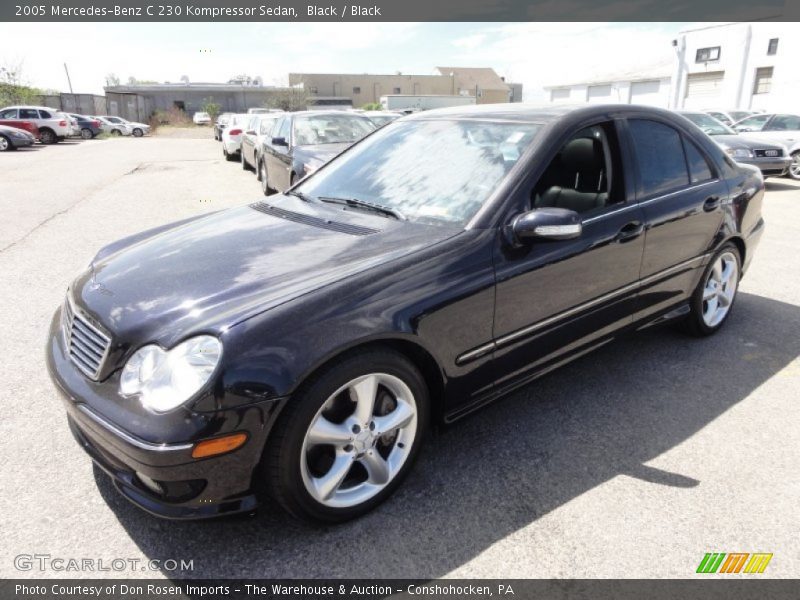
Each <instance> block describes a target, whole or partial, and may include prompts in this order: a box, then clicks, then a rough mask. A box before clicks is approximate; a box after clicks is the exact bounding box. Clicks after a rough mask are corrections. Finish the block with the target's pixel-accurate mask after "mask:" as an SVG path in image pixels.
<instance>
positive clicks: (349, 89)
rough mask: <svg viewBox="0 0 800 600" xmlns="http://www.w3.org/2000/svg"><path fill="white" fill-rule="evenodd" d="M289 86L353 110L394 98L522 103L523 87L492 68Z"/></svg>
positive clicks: (333, 77) (331, 76)
mask: <svg viewBox="0 0 800 600" xmlns="http://www.w3.org/2000/svg"><path fill="white" fill-rule="evenodd" d="M289 85H290V86H293V87H302V88H303V89H304V90H305V91H306V92H307V93H308V94H309V95H311V96H316V95H319V96H329V97H339V98H349V99H350V101H351V102H352V105H353V106H355V107H360V106H363V105H365V104H369V103H373V102H380V99H381V96H387V95H397V94H406V95H415V96H419V95H441V96H446V95H462V96H473V97H475V98H476V101H477V103H478V104H491V103H496V102H521V101H522V84H509V83H506V82H505V81H504V80H503V78H502V77H500V76H499V75H498V74H497V73H496V72H495V70H494V69H491V68H474V67H470V68H463V67H437V68H436V69H435V70H434V73H433V74H432V75H404V74H402V73H396V74H394V75H371V74H366V73H365V74H355V73H289Z"/></svg>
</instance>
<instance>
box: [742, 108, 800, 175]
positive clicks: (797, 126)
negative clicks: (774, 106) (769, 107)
mask: <svg viewBox="0 0 800 600" xmlns="http://www.w3.org/2000/svg"><path fill="white" fill-rule="evenodd" d="M733 128H734V129H735V130H736V131H738V132H739V133H746V134H747V136H748V137H751V138H755V139H758V140H762V141H764V142H772V143H775V144H783V145H784V146H786V147H787V148H788V150H789V155H790V156H791V157H792V164H791V166H790V167H789V177H791V178H792V179H796V180H800V115H792V114H785V113H764V114H761V115H755V116H752V117H747V118H746V119H742V120H741V121H739V122H738V123H736V124H734V126H733Z"/></svg>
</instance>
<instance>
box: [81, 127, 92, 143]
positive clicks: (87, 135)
mask: <svg viewBox="0 0 800 600" xmlns="http://www.w3.org/2000/svg"><path fill="white" fill-rule="evenodd" d="M81 137H82V138H83V139H85V140H90V139H92V137H93V136H92V130H91V129H86V128H84V129H81Z"/></svg>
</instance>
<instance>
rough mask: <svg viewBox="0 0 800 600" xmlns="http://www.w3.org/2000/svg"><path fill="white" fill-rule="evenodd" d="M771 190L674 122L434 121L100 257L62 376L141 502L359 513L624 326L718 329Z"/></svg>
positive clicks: (528, 111) (520, 117)
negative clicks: (432, 442) (432, 437)
mask: <svg viewBox="0 0 800 600" xmlns="http://www.w3.org/2000/svg"><path fill="white" fill-rule="evenodd" d="M763 191H764V184H763V180H762V177H761V175H760V174H759V173H758V171H757V170H756V169H754V168H753V167H748V166H743V165H737V164H736V163H734V162H733V161H732V160H730V159H729V158H728V157H727V156H726V155H725V153H724V152H723V151H722V150H721V149H720V148H719V147H718V146H717V145H716V144H715V143H714V142H713V141H711V140H710V139H709V138H708V137H707V136H706V135H705V134H703V133H702V132H701V131H700V130H699V129H698V128H697V127H696V126H695V125H693V124H692V123H690V122H689V121H688V120H686V119H685V118H683V117H681V116H679V115H675V114H672V113H669V112H666V111H663V110H658V109H651V108H644V107H635V106H592V107H583V108H573V109H568V108H548V109H541V110H537V109H534V108H530V107H525V106H513V105H498V106H481V107H466V108H453V109H444V110H441V111H430V112H424V113H421V114H417V115H413V116H410V117H406V118H402V119H399V120H397V121H395V122H393V123H391V124H389V125H387V126H386V127H384V128H382V129H379V130H378V131H376V132H374V133H372V134H370V135H368V136H367V137H366V138H364V139H363V140H362V141H360V142H358V143H356V144H355V145H353V146H352V147H351V148H349V149H348V150H346V151H345V152H344V153H342V154H341V155H339V156H338V157H336V158H335V159H333V160H332V161H331V162H329V163H328V164H327V165H325V166H323V167H321V168H320V169H319V170H318V171H316V172H315V173H314V174H313V175H311V176H310V177H308V178H306V179H305V180H303V181H301V182H299V183H298V184H296V185H294V186H293V187H292V188H290V189H289V190H288V191H287V193H286V194H283V195H278V196H273V197H271V198H269V199H265V200H262V201H259V202H256V203H254V204H250V205H245V206H241V207H238V208H233V209H229V210H224V211H220V212H216V213H213V214H209V215H204V216H199V217H195V218H192V219H188V220H185V221H182V222H179V223H174V224H171V225H166V226H164V227H160V228H158V229H154V230H151V231H146V232H143V233H140V234H138V235H134V236H132V237H129V238H127V239H123V240H120V241H118V242H116V243H113V244H110V245H109V246H107V247H105V248H104V249H102V250H101V251H100V252H99V253H98V254H97V256H96V257H95V258H94V260H93V261H92V264H91V267H90V268H88V269H87V270H86V272H84V273H82V274H80V275H79V276H78V277H77V278H76V279H75V280H74V281H72V282H71V284H70V285H69V288H68V290H67V295H66V299H65V301H64V303H63V306H62V307H61V308H59V309H58V311H57V312H56V314H55V316H54V318H53V322H52V327H51V331H50V337H49V343H48V347H47V358H48V363H49V370H50V373H51V374H52V377H53V379H54V381H55V383H56V384H57V386H58V388H59V389H60V390H61V392H62V393H63V397H64V400H65V406H66V409H67V414H68V417H69V424H70V427H71V429H72V432H73V433H74V435H75V437H76V438H77V440H78V441H79V442H80V444H81V445H82V446H83V447H84V448H85V450H86V451H87V452H88V453H89V454H90V455H91V457H92V458H93V459H94V460H95V461H96V463H97V464H98V465H99V466H101V467H102V468H103V469H104V470H105V471H106V472H107V473H109V474H110V475H111V477H113V479H114V481H115V482H116V485H117V488H118V489H119V491H120V492H121V493H122V494H124V495H125V496H126V497H127V498H128V499H129V500H131V501H133V502H134V503H136V504H137V505H139V506H140V507H142V508H144V509H146V510H148V511H150V512H152V513H154V514H156V515H159V516H163V517H170V518H198V517H210V516H217V515H223V514H229V513H234V512H241V511H252V510H253V509H254V508H255V507H256V505H257V501H258V498H259V497H261V495H262V494H269V495H271V496H272V497H274V498H275V499H276V500H277V501H278V502H279V503H280V504H281V505H282V506H283V507H285V508H286V509H287V510H288V511H289V512H291V513H292V514H294V515H296V516H298V517H301V518H305V519H309V520H318V521H327V522H335V521H342V520H345V519H348V518H352V517H355V516H357V515H360V514H362V513H364V512H365V511H367V510H369V509H371V508H373V507H374V506H376V505H377V504H378V503H380V502H381V501H383V500H384V499H386V498H387V496H389V495H390V494H391V493H392V491H393V490H394V489H395V488H396V487H397V486H398V485H399V484H400V482H401V480H402V479H403V477H404V476H405V475H406V473H407V472H408V471H409V469H410V467H411V465H412V463H413V461H414V459H415V456H416V455H417V453H418V451H419V448H420V445H421V443H422V441H423V439H424V436H425V432H426V430H427V429H428V428H429V427H430V426H431V425H433V424H435V423H442V422H444V423H449V422H451V421H454V420H456V419H457V418H459V417H461V416H463V415H466V414H467V413H469V412H471V411H473V410H475V409H477V408H478V407H480V406H482V405H484V404H486V403H487V402H490V401H492V400H494V399H495V398H497V397H499V396H501V395H503V394H505V393H507V392H509V391H510V390H512V389H514V388H516V387H518V386H521V385H523V384H526V383H528V382H530V381H531V380H532V379H534V378H536V377H537V376H539V375H541V374H542V373H544V372H546V371H548V370H549V369H552V368H553V367H555V366H557V365H559V364H563V363H564V362H566V361H567V360H569V359H571V358H575V357H578V356H581V355H583V354H585V353H586V352H587V351H589V350H592V349H594V348H597V347H598V346H600V345H603V344H605V343H607V342H608V341H610V340H611V339H613V338H614V337H615V336H617V335H618V334H619V333H620V332H624V331H628V330H631V329H640V328H642V327H645V326H648V325H651V324H655V323H661V322H666V321H670V320H673V321H681V322H682V324H683V326H684V327H685V328H686V329H687V330H688V331H689V332H691V333H694V334H696V335H708V334H712V333H714V332H715V331H716V330H718V329H719V328H720V327H721V326H722V325H723V323H724V322H725V320H726V318H727V317H728V315H729V314H730V310H731V307H732V306H733V302H734V299H735V297H736V290H737V285H738V283H739V279H740V277H741V276H742V274H743V273H744V272H745V270H746V268H747V266H748V264H749V262H750V260H751V258H752V256H753V250H754V246H755V245H756V243H757V241H758V239H759V237H760V235H761V233H762V231H763V226H764V224H763V220H762V218H761V204H762V200H763Z"/></svg>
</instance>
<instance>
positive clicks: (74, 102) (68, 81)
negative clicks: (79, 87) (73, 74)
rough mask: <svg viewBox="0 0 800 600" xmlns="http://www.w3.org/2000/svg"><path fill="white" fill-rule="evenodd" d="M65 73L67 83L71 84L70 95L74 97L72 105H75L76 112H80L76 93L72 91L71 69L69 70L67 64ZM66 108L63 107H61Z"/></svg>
mask: <svg viewBox="0 0 800 600" xmlns="http://www.w3.org/2000/svg"><path fill="white" fill-rule="evenodd" d="M64 72H65V73H66V74H67V83H68V84H69V93H70V94H71V95H72V103H73V104H74V105H75V112H80V108H79V107H78V103H77V102H76V101H75V92H73V91H72V80H71V79H70V78H69V69H68V68H67V63H64ZM61 108H62V109H63V108H64V107H63V106H62V107H61Z"/></svg>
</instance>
